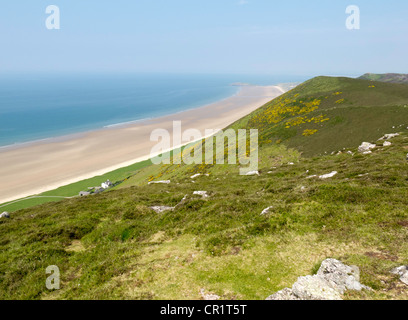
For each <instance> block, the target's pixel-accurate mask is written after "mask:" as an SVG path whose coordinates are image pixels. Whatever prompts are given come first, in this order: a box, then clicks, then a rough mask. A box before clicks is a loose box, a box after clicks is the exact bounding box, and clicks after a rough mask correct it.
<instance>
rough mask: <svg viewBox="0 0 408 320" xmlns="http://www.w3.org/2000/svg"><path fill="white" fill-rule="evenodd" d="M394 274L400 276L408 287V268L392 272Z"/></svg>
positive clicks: (400, 268) (396, 269)
mask: <svg viewBox="0 0 408 320" xmlns="http://www.w3.org/2000/svg"><path fill="white" fill-rule="evenodd" d="M391 273H392V274H395V275H398V276H400V280H401V281H402V282H403V283H405V284H406V285H408V266H401V267H398V268H394V269H392V270H391Z"/></svg>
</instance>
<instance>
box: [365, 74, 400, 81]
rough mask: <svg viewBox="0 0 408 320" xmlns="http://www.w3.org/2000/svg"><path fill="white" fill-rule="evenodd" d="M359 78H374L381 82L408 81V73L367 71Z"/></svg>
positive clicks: (373, 79)
mask: <svg viewBox="0 0 408 320" xmlns="http://www.w3.org/2000/svg"><path fill="white" fill-rule="evenodd" d="M359 79H361V80H372V81H381V82H391V83H408V74H401V73H385V74H377V73H366V74H364V75H362V76H361V77H360V78H359Z"/></svg>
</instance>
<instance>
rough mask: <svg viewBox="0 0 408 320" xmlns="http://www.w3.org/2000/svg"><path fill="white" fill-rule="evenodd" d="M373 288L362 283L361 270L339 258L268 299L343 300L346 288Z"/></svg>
mask: <svg viewBox="0 0 408 320" xmlns="http://www.w3.org/2000/svg"><path fill="white" fill-rule="evenodd" d="M362 289H366V290H371V288H369V287H366V286H364V285H362V284H361V283H360V270H359V269H358V267H355V266H351V267H350V266H346V265H344V264H343V263H341V262H340V261H338V260H335V259H327V260H325V261H323V263H322V265H321V267H320V269H319V271H318V272H317V274H316V275H314V276H306V277H300V278H298V280H297V281H296V282H295V284H294V285H293V287H292V288H291V289H288V288H286V289H284V290H281V291H279V292H277V293H275V294H274V295H272V296H270V297H269V298H267V300H341V295H342V294H344V293H345V291H346V290H357V291H361V290H362Z"/></svg>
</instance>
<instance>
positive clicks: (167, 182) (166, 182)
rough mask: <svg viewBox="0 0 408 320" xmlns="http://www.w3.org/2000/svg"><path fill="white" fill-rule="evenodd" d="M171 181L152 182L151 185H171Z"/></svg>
mask: <svg viewBox="0 0 408 320" xmlns="http://www.w3.org/2000/svg"><path fill="white" fill-rule="evenodd" d="M170 183H171V181H170V180H163V181H150V182H149V184H170Z"/></svg>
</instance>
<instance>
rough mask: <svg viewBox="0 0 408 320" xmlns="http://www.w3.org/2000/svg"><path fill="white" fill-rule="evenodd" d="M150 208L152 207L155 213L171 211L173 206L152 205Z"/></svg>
mask: <svg viewBox="0 0 408 320" xmlns="http://www.w3.org/2000/svg"><path fill="white" fill-rule="evenodd" d="M150 209H153V210H154V211H155V212H156V213H162V212H166V211H173V210H174V209H175V207H166V206H154V207H150Z"/></svg>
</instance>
